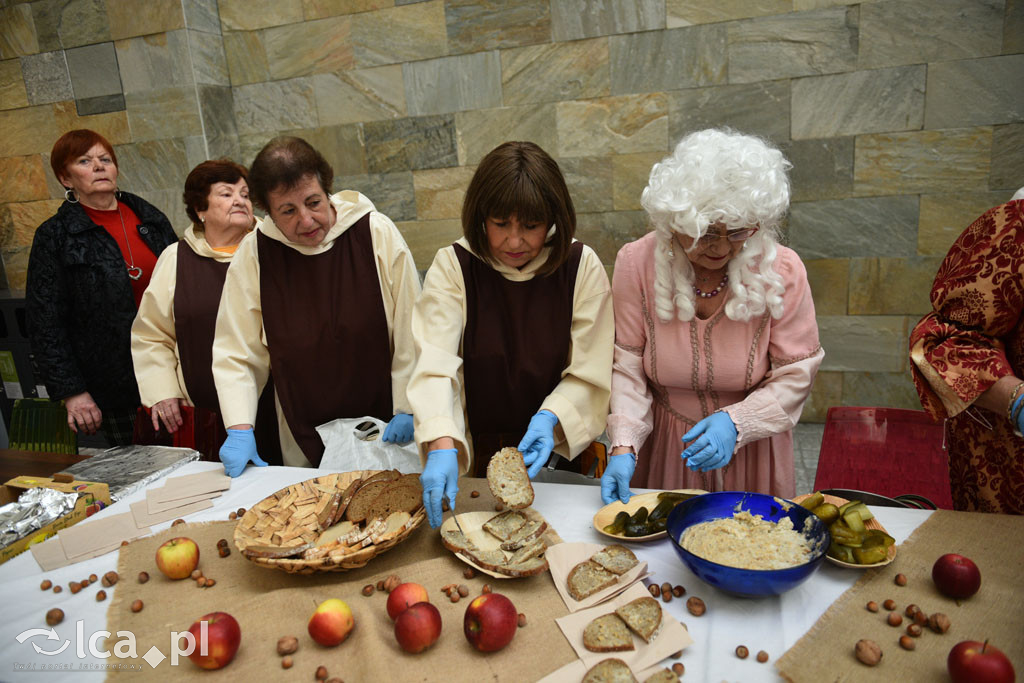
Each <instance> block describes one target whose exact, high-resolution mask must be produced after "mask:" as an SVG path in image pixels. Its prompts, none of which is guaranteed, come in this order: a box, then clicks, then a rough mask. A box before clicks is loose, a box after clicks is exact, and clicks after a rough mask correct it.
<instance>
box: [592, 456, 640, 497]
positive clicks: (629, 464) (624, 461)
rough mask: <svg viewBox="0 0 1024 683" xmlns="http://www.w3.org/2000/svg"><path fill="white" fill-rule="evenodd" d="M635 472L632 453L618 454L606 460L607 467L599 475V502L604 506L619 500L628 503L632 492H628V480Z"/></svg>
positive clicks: (634, 460)
mask: <svg viewBox="0 0 1024 683" xmlns="http://www.w3.org/2000/svg"><path fill="white" fill-rule="evenodd" d="M635 470H636V459H635V458H634V457H633V454H632V453H620V454H619V455H613V456H611V457H610V458H608V466H607V467H605V468H604V474H602V475H601V500H603V501H604V504H605V505H607V504H608V503H614V502H615V501H617V500H619V501H622V502H623V503H628V502H629V499H630V497H631V496H632V495H633V492H632V491H630V490H629V480H630V479H632V478H633V472H634V471H635Z"/></svg>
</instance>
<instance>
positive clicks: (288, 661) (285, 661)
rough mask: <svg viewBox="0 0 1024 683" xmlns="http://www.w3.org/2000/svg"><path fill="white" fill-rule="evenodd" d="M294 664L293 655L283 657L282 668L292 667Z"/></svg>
mask: <svg viewBox="0 0 1024 683" xmlns="http://www.w3.org/2000/svg"><path fill="white" fill-rule="evenodd" d="M292 664H293V662H292V658H291V657H282V658H281V668H282V669H290V668H292Z"/></svg>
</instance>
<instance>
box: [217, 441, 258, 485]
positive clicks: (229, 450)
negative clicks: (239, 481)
mask: <svg viewBox="0 0 1024 683" xmlns="http://www.w3.org/2000/svg"><path fill="white" fill-rule="evenodd" d="M220 461H221V462H222V463H224V474H226V475H228V476H229V477H237V476H238V475H240V474H241V473H242V470H244V469H245V466H246V465H247V464H249V463H250V462H251V463H252V464H254V465H256V466H257V467H266V466H267V463H265V462H263V461H262V460H260V456H259V454H258V453H257V452H256V435H255V434H254V433H253V431H252V430H251V429H229V430H228V438H227V439H225V441H224V443H223V444H222V445H221V447H220Z"/></svg>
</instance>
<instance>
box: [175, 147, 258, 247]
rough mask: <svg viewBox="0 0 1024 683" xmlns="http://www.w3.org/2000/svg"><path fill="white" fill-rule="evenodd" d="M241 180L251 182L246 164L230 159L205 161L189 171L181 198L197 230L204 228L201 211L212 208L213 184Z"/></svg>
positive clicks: (231, 182)
mask: <svg viewBox="0 0 1024 683" xmlns="http://www.w3.org/2000/svg"><path fill="white" fill-rule="evenodd" d="M239 180H244V181H246V182H249V172H248V171H246V170H245V166H242V165H241V164H236V163H235V162H233V161H231V160H230V159H214V160H211V161H204V162H203V163H201V164H199V165H198V166H196V167H195V168H193V169H192V170H191V171H190V172H189V174H188V177H187V178H185V191H184V192H182V193H181V198H182V200H184V202H185V213H187V214H188V217H189V218H190V219H191V220H192V225H193V226H194V227H195V229H196V230H198V231H200V232H202V230H203V222H202V221H201V220H199V212H200V211H206V210H207V209H208V208H210V188H211V187H213V184H214V183H230V184H232V185H234V184H235V183H237V182H238V181H239Z"/></svg>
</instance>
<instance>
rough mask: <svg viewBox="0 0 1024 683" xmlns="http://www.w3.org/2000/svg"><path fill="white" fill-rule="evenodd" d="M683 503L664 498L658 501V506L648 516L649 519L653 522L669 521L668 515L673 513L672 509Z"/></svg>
mask: <svg viewBox="0 0 1024 683" xmlns="http://www.w3.org/2000/svg"><path fill="white" fill-rule="evenodd" d="M680 502H682V501H677V500H675V499H674V498H662V499H661V500H660V501H658V504H657V505H656V506H655V507H654V509H653V510H651V513H650V514H649V515H647V519H648V520H649V521H651V522H654V521H656V520H667V519H668V513H670V512H672V508H674V507H675V506H676V505H678V504H679V503H680Z"/></svg>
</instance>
